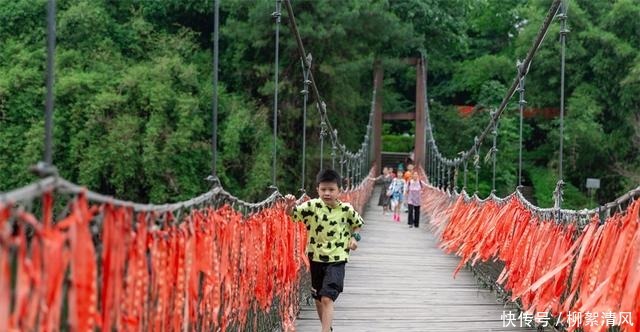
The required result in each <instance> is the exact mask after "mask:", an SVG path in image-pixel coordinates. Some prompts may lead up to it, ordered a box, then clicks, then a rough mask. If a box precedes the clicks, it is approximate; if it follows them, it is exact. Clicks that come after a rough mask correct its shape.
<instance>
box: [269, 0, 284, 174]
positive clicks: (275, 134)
mask: <svg viewBox="0 0 640 332" xmlns="http://www.w3.org/2000/svg"><path fill="white" fill-rule="evenodd" d="M281 4H282V0H276V11H275V12H273V14H271V16H272V17H273V18H275V19H276V47H275V48H276V56H275V58H276V59H275V69H274V82H275V87H274V94H273V157H272V158H273V165H272V167H271V183H272V184H273V185H274V186H275V185H276V150H277V146H278V71H279V65H278V62H279V54H280V47H279V46H280V20H281V19H280V18H281V16H282V15H281V13H280V5H281Z"/></svg>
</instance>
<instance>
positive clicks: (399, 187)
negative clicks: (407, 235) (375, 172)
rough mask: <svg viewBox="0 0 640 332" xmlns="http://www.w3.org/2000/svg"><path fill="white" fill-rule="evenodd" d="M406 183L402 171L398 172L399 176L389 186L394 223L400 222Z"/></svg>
mask: <svg viewBox="0 0 640 332" xmlns="http://www.w3.org/2000/svg"><path fill="white" fill-rule="evenodd" d="M404 188H405V182H404V180H403V179H402V171H401V170H398V173H397V176H396V178H395V179H393V181H391V185H389V190H388V191H389V194H390V195H389V196H390V197H391V211H393V221H395V222H400V207H401V206H402V201H403V196H404Z"/></svg>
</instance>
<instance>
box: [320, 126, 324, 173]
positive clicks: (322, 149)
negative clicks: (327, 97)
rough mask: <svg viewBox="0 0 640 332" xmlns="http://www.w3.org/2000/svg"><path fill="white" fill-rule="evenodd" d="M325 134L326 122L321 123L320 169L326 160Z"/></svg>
mask: <svg viewBox="0 0 640 332" xmlns="http://www.w3.org/2000/svg"><path fill="white" fill-rule="evenodd" d="M324 135H325V123H324V121H322V122H321V123H320V170H323V168H322V164H323V161H324Z"/></svg>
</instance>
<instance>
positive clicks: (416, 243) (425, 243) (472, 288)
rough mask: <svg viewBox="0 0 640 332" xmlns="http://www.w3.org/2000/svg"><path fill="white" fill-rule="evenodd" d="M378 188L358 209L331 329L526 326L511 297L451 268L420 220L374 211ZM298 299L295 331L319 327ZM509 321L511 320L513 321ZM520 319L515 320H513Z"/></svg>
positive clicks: (454, 263)
mask: <svg viewBox="0 0 640 332" xmlns="http://www.w3.org/2000/svg"><path fill="white" fill-rule="evenodd" d="M379 190H380V189H379V188H378V189H376V191H374V194H373V196H372V199H371V200H370V201H369V205H368V207H367V210H366V212H365V214H364V218H365V222H366V224H365V227H364V228H363V229H362V231H361V234H362V241H360V243H359V248H358V250H356V251H355V252H352V254H351V261H350V262H349V263H348V264H347V271H346V277H345V287H344V288H345V289H344V293H342V294H341V295H340V297H339V298H338V300H337V301H336V304H335V313H334V323H333V327H334V331H336V332H340V331H349V332H360V331H410V332H411V331H469V332H471V331H473V332H478V331H526V330H531V331H533V330H535V329H531V328H526V326H524V323H521V322H520V321H519V320H515V321H509V320H507V319H505V318H504V317H505V315H507V314H513V315H515V317H518V314H517V312H516V311H515V308H514V307H513V306H512V305H505V304H502V303H499V301H498V300H497V299H496V296H495V294H493V293H491V292H490V291H488V290H486V289H481V288H479V286H478V284H477V282H476V280H475V278H474V277H473V275H472V274H471V272H470V271H468V270H466V269H462V270H461V271H460V272H459V273H458V275H456V277H455V279H454V278H453V271H454V270H455V269H456V266H457V265H458V264H459V262H460V259H459V258H457V257H455V256H453V255H447V254H445V253H443V252H442V250H441V249H440V248H438V244H437V239H436V238H435V236H434V235H433V234H431V233H430V232H428V231H427V230H426V228H425V227H424V225H425V224H426V223H424V221H421V223H422V224H421V227H420V228H409V227H408V225H407V215H406V214H403V215H402V221H401V222H400V223H396V222H393V221H392V219H391V216H390V215H386V216H385V215H382V209H381V207H379V206H376V204H377V200H378V199H377V198H378V193H379ZM309 302H310V303H308V304H306V303H303V306H302V308H301V312H300V314H299V315H298V318H297V320H296V329H297V331H300V332H308V331H309V332H311V331H312V332H317V331H320V321H319V320H318V318H317V313H316V310H315V304H314V303H313V300H311V301H309ZM513 325H515V326H513ZM521 326H522V327H521Z"/></svg>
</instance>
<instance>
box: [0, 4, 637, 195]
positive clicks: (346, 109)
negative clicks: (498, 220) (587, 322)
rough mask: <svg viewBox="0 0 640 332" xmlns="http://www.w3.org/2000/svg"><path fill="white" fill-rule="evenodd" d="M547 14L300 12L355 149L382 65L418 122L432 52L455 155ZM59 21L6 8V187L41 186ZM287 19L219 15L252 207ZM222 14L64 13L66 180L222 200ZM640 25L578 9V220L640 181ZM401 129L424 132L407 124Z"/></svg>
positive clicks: (510, 173)
mask: <svg viewBox="0 0 640 332" xmlns="http://www.w3.org/2000/svg"><path fill="white" fill-rule="evenodd" d="M548 4H549V1H547V0H545V1H542V0H540V1H524V0H508V1H505V0H482V1H478V0H451V1H437V0H429V1H423V0H402V1H389V0H386V1H385V0H377V1H370V2H363V1H359V0H345V1H293V7H294V11H295V13H296V15H297V20H298V24H299V28H300V32H301V35H302V37H303V40H304V43H305V45H306V47H307V51H309V52H311V53H312V54H313V61H314V67H313V70H314V75H315V77H316V80H317V82H318V85H319V90H320V91H321V93H322V95H323V97H324V98H325V99H326V101H327V103H328V105H327V106H328V110H329V116H330V117H331V119H332V121H333V125H334V126H335V127H336V128H337V129H338V131H339V137H340V139H341V140H342V141H343V142H344V143H345V144H346V145H347V146H348V147H349V148H351V149H352V150H357V148H359V144H360V143H361V141H362V137H363V135H364V132H365V125H366V122H367V117H368V112H369V109H370V106H371V105H370V102H371V91H372V64H373V62H374V60H375V59H380V60H382V63H383V65H384V68H385V88H384V93H383V97H384V104H383V105H384V109H385V112H406V111H409V110H411V109H413V107H414V104H413V103H414V102H413V99H414V96H415V71H414V70H413V69H412V68H411V67H409V66H407V65H406V64H405V63H403V61H402V59H403V58H406V57H413V56H417V55H419V52H420V51H424V52H426V54H427V56H428V59H429V98H430V102H431V109H432V112H433V114H432V116H431V117H432V119H433V121H434V128H435V134H436V137H437V139H438V142H439V145H440V148H441V150H442V151H443V152H445V153H446V154H447V155H449V156H453V155H455V154H456V153H457V152H458V151H461V150H463V149H466V148H467V147H468V146H469V145H470V144H471V142H472V139H473V137H474V136H475V135H477V134H478V132H479V131H480V130H481V128H484V126H485V125H486V123H487V119H488V115H487V113H486V112H478V113H477V114H474V115H473V116H471V117H469V118H462V117H460V116H459V115H458V113H457V112H456V111H455V109H454V108H452V107H451V105H463V104H468V105H475V104H483V105H486V106H488V107H492V106H495V105H497V104H498V103H499V102H500V99H501V98H502V96H503V95H504V93H505V91H506V87H507V86H508V85H509V84H510V83H511V80H512V79H513V76H514V75H515V61H516V59H518V58H522V57H524V54H525V52H526V50H527V49H528V48H529V46H530V45H531V41H532V39H533V37H534V36H535V34H536V33H537V31H538V28H539V25H540V22H541V21H542V19H543V16H544V13H545V12H546V10H547V6H548ZM45 8H46V1H45V0H0V22H2V24H1V25H0V45H2V47H1V48H0V191H6V190H9V189H11V188H15V187H18V186H21V185H24V184H26V183H29V182H31V181H33V180H34V177H33V176H32V175H30V174H29V173H28V172H27V168H28V166H29V165H32V164H34V163H35V162H37V161H38V160H39V159H41V155H42V146H43V144H42V137H43V129H42V128H43V120H42V119H43V116H42V114H43V109H44V93H45V89H44V81H45V75H44V68H45V24H46V23H45ZM274 8H275V4H274V2H273V1H262V0H261V1H257V2H254V1H222V7H221V36H220V42H221V48H220V50H221V53H220V81H221V83H220V90H219V91H220V109H219V123H220V126H219V132H218V135H219V140H218V142H219V146H218V174H219V176H220V178H221V180H222V183H223V185H224V186H225V187H226V188H227V189H228V190H229V191H231V192H232V193H234V194H236V195H237V196H239V197H242V198H245V199H247V200H258V199H261V198H263V197H264V193H265V191H266V188H267V186H268V185H270V184H271V162H272V160H271V158H272V157H271V156H272V147H273V133H272V128H271V124H272V116H273V115H272V109H273V90H274V60H275V59H274V57H275V54H274V43H275V36H274V23H273V19H272V18H271V13H272V12H273V11H274ZM212 10H213V3H212V1H211V0H209V1H202V0H167V1H141V0H118V1H111V0H97V1H87V0H59V1H58V13H57V20H58V21H57V23H58V24H57V29H58V31H57V33H58V39H57V41H58V46H57V55H56V91H55V94H56V104H55V154H54V161H55V165H56V166H57V167H58V169H59V170H60V173H61V175H62V176H64V177H65V178H67V179H69V180H71V181H74V182H78V183H81V184H83V185H86V186H88V187H89V188H91V189H93V190H96V191H100V192H103V193H108V194H113V195H116V196H118V197H120V198H124V199H132V200H137V201H152V202H166V201H176V200H183V199H187V198H189V197H192V196H194V195H196V194H198V193H200V192H203V191H205V190H207V187H208V185H209V184H208V183H207V182H206V181H204V178H205V177H206V175H207V174H209V173H210V172H211V165H210V163H211V144H210V138H211V119H212V117H211V113H212V112H211V100H212V83H211V82H212V42H211V32H212V26H213V24H212V17H213V16H212ZM638 17H640V3H638V2H637V1H635V0H618V1H613V2H612V1H609V0H575V1H569V25H570V29H571V33H570V34H569V37H568V43H567V103H566V106H567V118H566V123H565V133H564V136H565V137H564V140H565V163H564V165H565V170H564V173H565V180H566V181H567V182H569V183H570V186H572V188H574V189H575V191H573V189H572V191H571V192H572V193H573V194H571V195H570V197H575V199H574V198H568V202H567V203H568V205H569V206H576V207H581V206H583V205H585V204H588V202H587V201H585V200H584V195H585V194H586V190H585V189H584V182H585V179H586V178H587V177H597V178H601V179H602V186H603V187H602V189H601V190H599V191H598V193H597V194H598V195H597V199H598V201H600V202H603V201H606V200H610V199H612V198H613V197H615V196H616V195H619V194H620V193H622V192H623V191H625V190H627V189H629V188H631V187H634V186H636V185H637V184H638V183H640V175H639V174H640V172H639V169H640V157H638V155H639V153H638V150H639V148H640V131H639V127H640V21H639V20H637V18H638ZM558 30H559V26H558V24H557V23H554V26H553V27H552V30H551V31H550V32H549V34H548V36H547V38H546V40H545V42H544V44H543V46H542V48H541V49H540V52H539V53H540V54H539V55H538V56H536V58H535V60H534V62H533V64H532V66H531V71H530V74H529V75H528V77H527V82H526V87H527V90H526V99H527V102H528V106H530V107H535V108H549V107H552V108H553V107H555V108H557V107H558V105H559V89H560V88H559V77H560V76H559V64H560V55H559V54H560V52H559V43H558V42H557V40H558V38H557V36H558ZM280 42H281V44H280V67H279V69H280V82H279V91H280V95H279V117H278V122H279V124H278V129H279V130H278V131H279V133H278V142H277V147H278V148H277V163H278V167H277V170H278V173H277V174H278V181H277V184H278V186H279V188H280V189H281V190H283V191H287V192H293V191H295V190H296V188H299V187H300V169H301V150H302V137H301V134H300V133H301V131H302V130H301V129H302V126H306V128H307V144H308V146H307V155H306V161H307V175H306V176H307V178H308V180H307V184H309V183H312V180H311V179H312V176H313V174H315V172H316V171H317V169H318V164H319V163H318V158H319V120H318V114H317V111H316V109H315V107H314V105H313V103H310V104H309V109H308V119H307V122H306V123H302V98H301V96H300V93H299V92H300V90H302V73H301V65H300V60H299V58H298V51H297V49H296V44H295V40H294V38H293V36H292V35H291V33H290V31H289V28H288V21H287V15H286V14H284V15H283V25H282V27H281V38H280ZM514 101H515V99H514ZM516 106H517V104H516V103H515V102H514V103H512V104H511V105H510V107H509V110H508V112H507V113H506V115H505V117H504V118H503V120H502V121H501V123H500V128H499V138H498V142H499V146H498V148H499V152H498V172H497V173H498V177H497V180H496V183H497V189H498V193H500V194H504V193H508V192H510V191H512V190H513V188H514V187H515V185H516V183H517V157H518V135H517V132H518V119H517V111H516ZM388 131H389V132H388V133H389V134H396V135H402V134H405V133H408V134H412V133H413V129H412V128H411V125H410V124H409V123H393V124H392V125H390V126H388ZM385 137H389V136H385ZM405 141H406V139H403V138H389V139H387V142H386V143H385V144H387V145H386V146H388V145H389V144H391V145H394V146H395V147H396V149H407V147H403V148H400V147H399V146H397V145H399V144H405V145H406V143H403V142H405ZM558 141H559V136H558V123H557V120H549V119H546V118H530V119H527V120H526V126H525V154H524V170H525V182H526V183H532V184H534V185H535V187H536V188H535V189H536V195H537V196H539V197H538V198H539V201H540V203H541V204H543V203H544V202H546V201H545V199H546V200H548V197H547V196H548V192H547V191H546V189H543V187H544V186H545V185H543V183H546V182H545V181H547V182H548V180H549V179H552V182H553V183H555V179H556V177H557V175H556V174H557V160H558V158H557V150H558ZM391 142H398V143H397V144H395V143H391ZM326 143H327V142H326V141H325V147H326V146H327V144H326ZM489 144H490V142H489V141H487V142H485V145H484V150H483V153H486V151H487V150H486V149H487V147H488V146H489ZM408 148H410V147H408ZM329 151H330V150H329V149H327V150H326V151H325V153H324V155H325V157H326V158H330V155H329ZM481 159H484V155H483V156H482V158H481ZM329 161H330V160H329ZM490 165H491V164H490V163H484V162H482V163H481V166H482V168H481V170H480V188H479V190H480V192H481V194H482V193H483V194H486V193H488V191H489V190H490V189H491V188H490V185H491V167H490ZM460 172H461V170H460ZM471 174H472V173H470V178H469V181H470V183H473V182H474V180H473V176H471ZM469 187H470V188H471V189H473V186H471V185H470V186H469ZM307 189H310V186H309V185H307Z"/></svg>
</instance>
